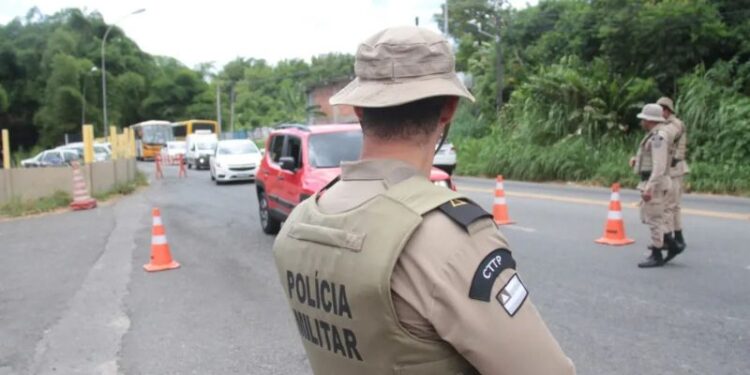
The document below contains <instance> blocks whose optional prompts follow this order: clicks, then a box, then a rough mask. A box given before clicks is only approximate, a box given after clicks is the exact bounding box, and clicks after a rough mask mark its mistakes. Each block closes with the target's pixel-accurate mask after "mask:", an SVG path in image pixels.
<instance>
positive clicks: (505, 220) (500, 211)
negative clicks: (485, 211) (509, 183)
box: [492, 176, 515, 225]
mask: <svg viewBox="0 0 750 375" xmlns="http://www.w3.org/2000/svg"><path fill="white" fill-rule="evenodd" d="M503 185H504V184H503V176H497V182H496V184H495V201H494V202H493V204H492V217H493V218H494V219H495V223H497V224H498V225H504V224H513V223H515V222H514V221H512V220H510V217H509V216H508V204H507V202H506V201H505V188H504V186H503Z"/></svg>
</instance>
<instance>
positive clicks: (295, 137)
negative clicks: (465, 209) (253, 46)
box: [256, 124, 455, 234]
mask: <svg viewBox="0 0 750 375" xmlns="http://www.w3.org/2000/svg"><path fill="white" fill-rule="evenodd" d="M361 150H362V129H361V128H360V126H359V125H358V124H343V125H312V126H305V125H279V126H277V127H276V130H274V131H273V132H271V135H270V136H269V137H268V140H266V152H265V155H263V159H262V160H261V162H260V167H259V168H258V172H257V176H256V190H257V193H258V207H259V211H260V225H261V227H262V228H263V231H264V232H266V233H268V234H276V233H278V231H279V229H280V227H281V223H282V222H283V221H284V220H286V217H287V216H288V215H289V213H290V212H291V211H292V209H293V208H294V206H296V205H297V204H299V203H300V202H302V201H303V200H304V199H305V198H307V197H309V196H311V195H313V194H315V193H316V192H318V190H320V189H322V188H323V187H324V186H326V184H328V183H329V182H330V181H332V180H333V179H334V178H336V176H338V175H339V174H340V173H341V168H340V167H339V166H340V164H341V162H342V161H353V160H358V159H359V156H360V152H361ZM430 179H431V180H432V181H433V182H434V183H435V184H436V185H441V186H445V187H446V188H450V189H454V190H455V187H454V186H453V181H451V178H450V176H449V175H448V174H447V173H445V172H443V171H441V170H439V169H437V168H432V172H431V175H430Z"/></svg>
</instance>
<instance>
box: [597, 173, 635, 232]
mask: <svg viewBox="0 0 750 375" xmlns="http://www.w3.org/2000/svg"><path fill="white" fill-rule="evenodd" d="M594 242H596V243H600V244H604V245H614V246H622V245H629V244H631V243H633V242H635V240H633V239H630V238H627V237H626V236H625V222H624V221H623V219H622V206H621V205H620V184H619V183H614V184H612V196H611V198H610V200H609V212H608V213H607V224H606V226H605V227H604V235H603V236H602V237H601V238H599V239H597V240H595V241H594Z"/></svg>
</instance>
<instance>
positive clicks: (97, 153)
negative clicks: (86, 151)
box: [56, 142, 112, 161]
mask: <svg viewBox="0 0 750 375" xmlns="http://www.w3.org/2000/svg"><path fill="white" fill-rule="evenodd" d="M56 149H57V150H74V151H75V152H77V153H78V156H79V157H80V158H81V159H83V142H73V143H68V144H67V145H62V146H59V147H57V148H56ZM111 158H112V152H111V151H110V150H109V148H108V147H107V146H106V145H104V144H102V143H94V161H105V160H109V159H111Z"/></svg>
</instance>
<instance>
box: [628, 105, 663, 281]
mask: <svg viewBox="0 0 750 375" xmlns="http://www.w3.org/2000/svg"><path fill="white" fill-rule="evenodd" d="M637 117H638V118H639V119H641V126H642V127H643V129H644V130H646V136H645V137H643V140H642V141H641V143H640V146H639V147H638V153H637V154H636V156H635V159H634V160H633V161H632V162H631V164H634V169H635V172H636V173H637V174H638V175H639V176H640V178H641V182H640V183H639V184H638V190H640V192H641V221H642V222H643V223H644V224H646V225H648V227H649V230H650V231H651V245H649V247H648V248H649V250H651V256H649V257H648V259H646V261H645V262H642V263H639V264H638V267H641V268H650V267H660V266H662V265H664V257H663V255H662V253H661V251H662V250H668V249H667V248H666V247H665V242H667V241H669V240H670V238H669V237H668V236H667V228H666V222H665V214H666V195H667V192H668V191H669V189H670V186H671V182H670V179H669V175H668V171H669V162H670V160H669V159H670V152H669V144H670V142H671V140H672V138H671V137H670V133H669V132H668V130H667V129H666V124H664V121H665V119H664V118H663V117H662V109H661V106H659V105H658V104H646V105H645V106H644V107H643V109H642V110H641V113H639V114H638V116H637Z"/></svg>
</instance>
